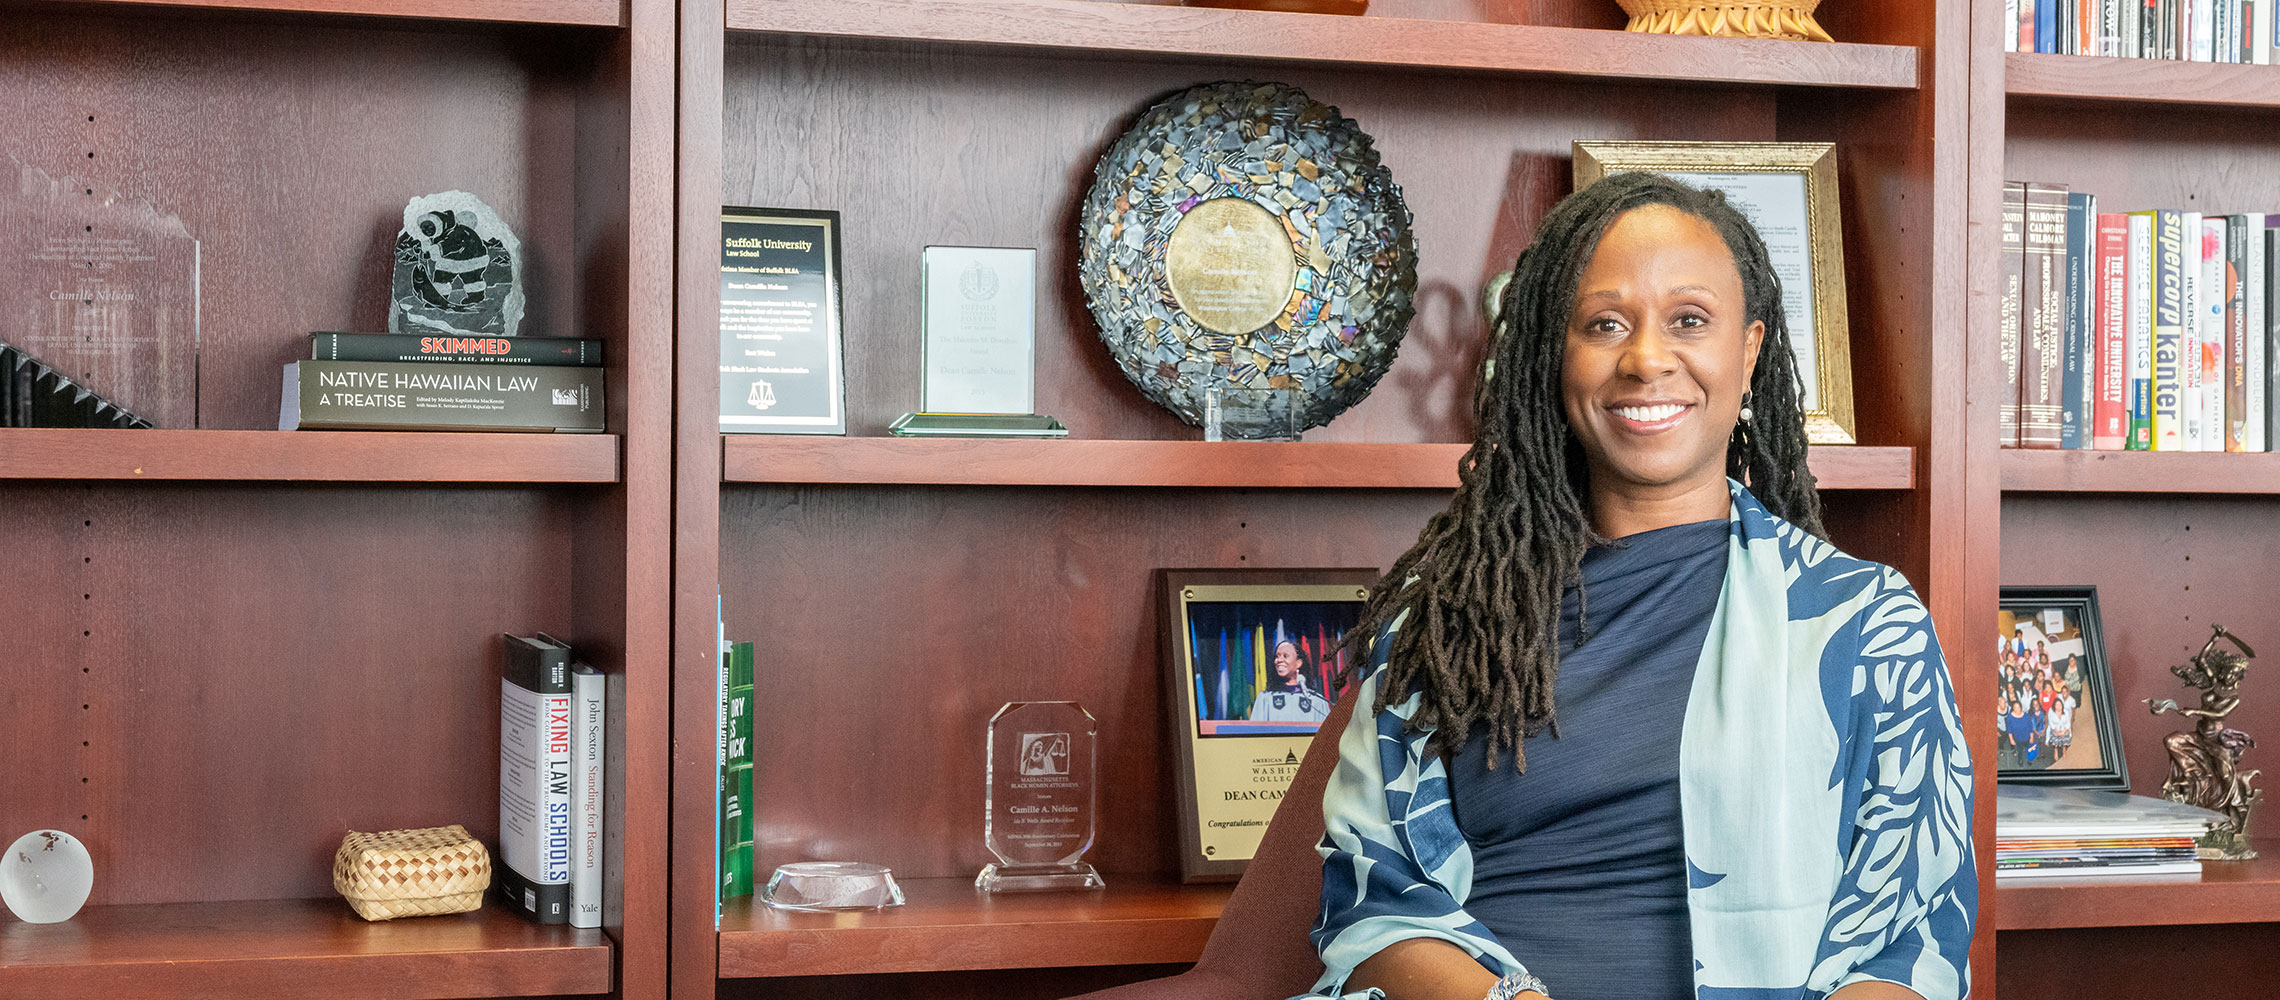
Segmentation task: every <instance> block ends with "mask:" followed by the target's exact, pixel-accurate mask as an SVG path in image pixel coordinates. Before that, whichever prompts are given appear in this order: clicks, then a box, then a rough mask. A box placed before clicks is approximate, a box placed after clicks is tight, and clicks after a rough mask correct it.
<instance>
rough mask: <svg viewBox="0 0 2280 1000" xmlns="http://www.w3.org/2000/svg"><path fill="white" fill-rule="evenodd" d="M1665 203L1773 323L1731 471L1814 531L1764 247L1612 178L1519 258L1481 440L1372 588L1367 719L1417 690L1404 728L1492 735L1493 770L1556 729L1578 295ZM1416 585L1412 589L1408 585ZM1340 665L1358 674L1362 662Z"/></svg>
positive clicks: (1748, 234)
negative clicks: (1612, 241) (1620, 235)
mask: <svg viewBox="0 0 2280 1000" xmlns="http://www.w3.org/2000/svg"><path fill="white" fill-rule="evenodd" d="M1644 205H1668V206H1670V207H1672V208H1675V209H1678V210H1679V211H1682V212H1685V213H1687V214H1688V215H1692V216H1694V217H1696V218H1698V219H1701V220H1703V221H1705V222H1707V223H1709V224H1710V225H1711V226H1712V227H1714V228H1715V229H1716V230H1717V231H1718V235H1719V236H1720V237H1722V238H1723V239H1724V240H1725V243H1726V249H1727V251H1728V252H1729V253H1731V254H1732V255H1733V258H1734V264H1735V268H1736V270H1738V271H1740V272H1741V276H1742V295H1743V306H1744V311H1745V313H1746V315H1745V316H1744V317H1743V324H1744V325H1745V326H1747V325H1748V323H1749V322H1750V321H1752V320H1757V321H1762V322H1764V323H1765V337H1764V341H1763V343H1762V346H1760V347H1759V349H1758V363H1757V371H1756V374H1755V375H1754V376H1753V377H1752V379H1751V381H1750V391H1751V395H1752V399H1751V403H1750V408H1751V410H1752V411H1753V416H1752V418H1751V419H1750V420H1748V421H1745V422H1743V424H1742V425H1740V426H1737V427H1736V428H1735V431H1734V436H1733V438H1732V440H1731V441H1729V442H1728V444H1727V449H1726V468H1727V474H1728V475H1730V476H1732V477H1734V478H1735V479H1737V480H1740V481H1742V482H1744V483H1746V484H1748V486H1749V488H1750V491H1751V492H1752V493H1753V494H1755V495H1756V496H1757V498H1758V499H1759V500H1760V501H1762V502H1763V503H1764V504H1765V507H1766V510H1767V511H1768V512H1769V513H1772V514H1773V515H1775V516H1777V517H1781V518H1784V519H1786V520H1788V521H1789V522H1791V523H1793V524H1795V525H1797V526H1798V527H1800V528H1803V529H1805V530H1807V531H1810V532H1812V533H1814V534H1816V535H1821V534H1824V531H1823V529H1822V526H1821V501H1820V495H1819V494H1818V493H1816V492H1815V491H1814V487H1813V474H1812V473H1811V472H1810V471H1808V470H1807V469H1806V466H1805V420H1804V410H1803V407H1802V405H1801V400H1800V396H1801V393H1800V390H1799V383H1798V375H1797V363H1796V359H1795V358H1794V357H1792V356H1791V354H1790V349H1789V332H1788V331H1789V327H1788V322H1787V319H1786V317H1785V316H1784V315H1783V313H1782V308H1781V285H1780V280H1779V279H1778V278H1777V277H1776V276H1775V274H1774V271H1773V266H1772V263H1771V262H1770V261H1769V260H1768V258H1767V256H1766V250H1765V243H1764V241H1763V240H1761V239H1759V238H1758V234H1757V230H1756V229H1755V228H1754V227H1752V226H1751V225H1750V223H1749V220H1747V219H1745V218H1743V216H1742V214H1741V213H1740V212H1739V211H1737V210H1735V209H1734V207H1733V206H1732V205H1729V204H1727V203H1726V199H1725V197H1724V196H1723V195H1721V194H1720V193H1718V192H1714V191H1711V192H1706V191H1701V190H1698V189H1696V188H1693V187H1689V186H1687V185H1685V184H1682V183H1679V182H1677V181H1674V180H1672V179H1670V178H1668V177H1664V176H1662V175H1659V174H1648V173H1622V174H1616V175H1614V176H1611V177H1608V178H1606V179H1604V180H1601V181H1600V182H1599V183H1597V184H1593V185H1592V186H1590V187H1588V188H1585V189H1584V190H1582V191H1578V192H1576V193H1575V194H1573V195H1571V196H1569V197H1568V198H1567V199H1566V200H1564V201H1562V202H1560V203H1559V205H1558V206H1556V207H1554V208H1553V209H1552V211H1551V214H1549V215H1547V216H1546V217H1545V218H1544V221H1543V225H1542V226H1541V227H1540V228H1538V230H1537V232H1536V241H1535V243H1534V244H1533V245H1531V246H1530V247H1529V248H1528V249H1527V250H1525V251H1523V252H1522V253H1521V254H1520V262H1519V263H1518V264H1517V265H1516V266H1515V267H1514V268H1513V277H1512V283H1511V285H1510V286H1509V287H1507V288H1506V289H1505V292H1504V299H1503V310H1502V312H1501V313H1500V314H1499V316H1498V319H1497V322H1496V325H1495V329H1494V339H1493V342H1492V344H1491V346H1490V349H1489V353H1490V363H1491V364H1492V365H1493V367H1492V368H1490V369H1489V371H1490V375H1489V376H1488V377H1486V378H1483V379H1482V382H1481V387H1480V389H1479V391H1478V392H1477V393H1476V396H1475V399H1474V413H1475V418H1476V426H1477V427H1478V428H1479V430H1478V436H1477V437H1476V439H1475V440H1474V442H1473V446H1472V448H1471V449H1470V450H1468V451H1466V452H1465V456H1464V458H1463V459H1462V460H1460V461H1459V463H1458V480H1459V485H1458V486H1457V494H1456V498H1455V499H1454V500H1453V501H1451V503H1450V504H1449V508H1448V509H1447V510H1445V511H1442V512H1441V513H1439V514H1437V515H1434V517H1433V519H1432V520H1431V521H1430V522H1428V523H1427V524H1426V526H1425V531H1424V533H1423V534H1422V535H1421V536H1419V538H1418V539H1417V544H1416V545H1415V546H1413V547H1411V548H1410V550H1409V551H1408V552H1407V553H1405V554H1403V555H1402V557H1401V558H1400V559H1399V560H1397V561H1396V562H1395V563H1394V564H1393V568H1392V569H1391V570H1389V571H1388V572H1387V573H1386V575H1385V578H1384V579H1382V580H1380V581H1379V582H1378V584H1377V586H1376V587H1375V588H1374V589H1373V590H1372V591H1371V592H1370V596H1369V600H1368V602H1367V603H1366V604H1365V605H1364V609H1363V612H1362V622H1361V625H1360V627H1358V628H1356V629H1354V630H1353V632H1351V633H1350V636H1351V637H1352V638H1353V641H1355V642H1356V643H1357V645H1359V644H1361V643H1366V642H1367V641H1368V640H1369V638H1370V637H1372V636H1375V635H1376V634H1378V632H1379V631H1380V630H1381V629H1382V628H1383V627H1384V626H1385V625H1386V624H1387V623H1388V622H1391V621H1392V620H1393V619H1394V618H1395V617H1396V616H1399V615H1401V614H1402V613H1404V612H1407V613H1408V615H1409V617H1408V619H1407V621H1406V622H1405V623H1404V624H1403V627H1402V628H1401V630H1400V631H1398V632H1396V633H1394V635H1393V649H1392V650H1391V655H1390V657H1389V660H1388V664H1389V666H1388V668H1387V671H1386V676H1385V678H1384V680H1383V682H1382V684H1381V685H1380V686H1379V688H1378V692H1377V704H1376V705H1375V706H1374V707H1375V708H1376V709H1378V710H1380V711H1383V710H1384V709H1385V707H1386V706H1387V705H1389V704H1392V703H1395V702H1399V701H1401V700H1402V699H1404V698H1406V697H1407V696H1408V694H1409V692H1411V691H1415V690H1421V691H1422V692H1423V695H1424V697H1423V701H1422V706H1421V707H1420V709H1419V710H1418V712H1417V715H1416V716H1415V717H1414V718H1412V719H1411V720H1410V726H1411V727H1412V728H1426V727H1431V728H1433V729H1435V730H1436V734H1435V747H1436V749H1437V750H1438V751H1439V752H1443V753H1453V752H1454V751H1455V750H1456V748H1457V747H1460V746H1463V745H1464V742H1465V740H1466V738H1467V737H1468V735H1469V734H1470V733H1471V732H1472V730H1473V728H1474V727H1475V726H1476V725H1484V724H1485V725H1487V726H1488V727H1489V735H1488V759H1489V766H1490V767H1494V766H1495V762H1496V760H1497V758H1498V757H1500V756H1502V754H1503V752H1504V750H1505V749H1506V748H1510V749H1511V751H1512V756H1513V764H1514V767H1515V768H1516V769H1518V770H1526V768H1527V754H1526V752H1525V749H1524V747H1523V740H1524V739H1525V738H1526V737H1529V736H1534V735H1536V734H1537V733H1539V732H1542V731H1543V730H1544V729H1545V728H1547V727H1549V726H1551V725H1552V724H1553V714H1552V685H1553V680H1554V678H1555V677H1556V676H1557V675H1558V666H1559V651H1558V636H1559V618H1560V600H1561V598H1562V597H1563V596H1564V595H1565V594H1566V592H1567V589H1568V588H1569V587H1573V586H1577V585H1578V583H1579V581H1580V579H1581V574H1582V561H1583V555H1584V552H1585V550H1586V549H1588V548H1589V547H1590V546H1591V545H1592V544H1593V543H1594V542H1597V541H1602V539H1600V538H1598V536H1597V535H1595V534H1594V533H1593V531H1592V528H1591V524H1590V521H1589V519H1588V518H1587V517H1586V515H1585V505H1584V501H1585V498H1586V497H1587V496H1588V494H1589V482H1590V471H1589V467H1588V466H1587V465H1586V464H1585V460H1584V455H1583V449H1582V445H1581V444H1580V443H1579V442H1578V441H1577V440H1576V438H1575V435H1574V434H1572V433H1571V432H1570V431H1569V429H1568V420H1567V411H1566V409H1565V408H1564V407H1563V406H1562V405H1561V368H1562V364H1563V361H1564V357H1565V354H1566V346H1567V327H1568V321H1569V318H1570V315H1571V314H1572V312H1573V310H1574V308H1575V297H1576V294H1577V282H1578V280H1579V279H1580V277H1581V275H1582V272H1583V269H1584V267H1585V266H1586V265H1587V264H1588V263H1589V262H1590V261H1591V258H1592V255H1593V254H1594V253H1596V252H1597V250H1598V247H1599V240H1600V238H1601V236H1602V235H1604V234H1605V233H1606V231H1607V229H1608V227H1609V226H1611V225H1613V223H1614V222H1615V220H1616V218H1617V217H1619V216H1621V215H1622V214H1623V213H1625V212H1628V211H1630V210H1632V209H1634V208H1639V207H1641V206H1644ZM1413 578H1414V582H1412V579H1413ZM1349 662H1352V663H1357V664H1359V663H1363V662H1366V660H1364V658H1363V657H1361V656H1354V657H1352V658H1351V659H1350V660H1349Z"/></svg>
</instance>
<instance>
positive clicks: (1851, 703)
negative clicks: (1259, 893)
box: [1313, 483, 1979, 1000]
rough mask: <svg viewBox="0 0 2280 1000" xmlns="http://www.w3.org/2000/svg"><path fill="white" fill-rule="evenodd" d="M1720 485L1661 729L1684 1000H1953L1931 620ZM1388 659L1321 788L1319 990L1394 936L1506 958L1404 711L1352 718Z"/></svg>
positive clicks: (1962, 953) (1910, 601)
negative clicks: (1716, 526) (1864, 994)
mask: <svg viewBox="0 0 2280 1000" xmlns="http://www.w3.org/2000/svg"><path fill="white" fill-rule="evenodd" d="M1730 490H1731V493H1732V497H1733V503H1732V508H1731V514H1730V515H1729V518H1730V520H1731V522H1732V527H1733V531H1732V535H1731V538H1730V541H1729V543H1728V549H1727V552H1728V557H1727V563H1726V580H1725V585H1724V588H1723V590H1722V591H1721V592H1720V594H1719V596H1718V610H1717V612H1716V614H1715V615H1714V616H1713V617H1712V619H1711V622H1710V632H1709V636H1708V638H1707V639H1706V640H1705V641H1704V643H1703V648H1702V659H1701V662H1700V663H1699V664H1698V665H1697V666H1696V668H1695V672H1694V685H1693V688H1692V689H1691V692H1690V694H1689V696H1688V702H1687V706H1686V720H1685V723H1684V726H1683V729H1682V731H1681V732H1680V735H1679V740H1680V749H1679V802H1680V813H1681V816H1682V823H1683V825H1684V834H1685V844H1686V860H1687V876H1688V880H1687V892H1686V903H1687V914H1688V917H1689V919H1690V922H1691V926H1692V934H1693V945H1694V959H1695V971H1694V983H1695V986H1694V995H1695V998H1696V1000H1798V998H1803V1000H1811V998H1818V997H1822V996H1825V995H1826V994H1828V993H1830V992H1832V991H1834V990H1836V989H1838V988H1840V987H1843V986H1846V985H1849V984H1851V983H1855V982H1860V981H1863V980H1882V981H1885V982H1891V983H1897V984H1899V985H1901V986H1905V987H1908V988H1909V989H1911V990H1914V991H1915V992H1916V993H1917V994H1919V995H1921V996H1923V997H1924V998H1926V1000H1957V998H1960V997H1962V996H1963V995H1964V994H1965V993H1966V992H1968V990H1969V988H1970V972H1969V965H1968V959H1969V953H1970V945H1971V932H1972V922H1973V919H1974V916H1975V914H1976V913H1977V911H1978V906H1979V903H1978V899H1979V882H1978V874H1977V871H1976V870H1975V869H1974V868H1973V866H1972V857H1971V798H1972V795H1971V762H1970V758H1969V754H1968V751H1967V749H1966V748H1965V746H1964V739H1963V730H1962V727H1961V726H1960V725H1959V724H1958V721H1957V718H1956V707H1955V692H1954V688H1953V685H1952V684H1951V682H1950V680H1949V677H1948V671H1947V664H1946V662H1945V661H1944V660H1943V659H1942V658H1941V656H1940V649H1939V642H1938V640H1937V638H1936V637H1935V636H1934V635H1933V632H1932V622H1931V616H1930V615H1929V614H1928V613H1927V612H1926V611H1925V610H1924V605H1923V602H1922V601H1920V600H1918V599H1917V597H1916V593H1915V591H1914V590H1913V589H1911V588H1910V587H1909V586H1908V581H1907V580H1906V579H1904V578H1902V577H1901V575H1900V574H1899V573H1898V572H1896V571H1894V570H1893V569H1891V568H1890V567H1887V566H1883V565H1880V564H1877V563H1872V562H1867V561H1865V560H1860V559H1855V558H1853V557H1851V556H1848V555H1845V554H1844V553H1842V552H1839V551H1837V550H1836V548H1835V547H1833V546H1831V545H1829V544H1828V543H1827V542H1824V541H1821V540H1820V539H1818V538H1815V537H1813V536H1812V535H1810V534H1807V533H1806V532H1804V531H1802V530H1800V529H1798V528H1797V527H1795V526H1793V525H1791V524H1789V523H1788V522H1787V521H1783V520H1781V519H1779V518H1776V517H1774V516H1773V515H1771V514H1769V513H1767V512H1766V510H1765V508H1764V507H1763V506H1762V505H1760V504H1759V503H1758V500H1757V498H1756V497H1753V496H1751V495H1750V494H1749V491H1747V490H1745V489H1743V488H1742V487H1741V485H1740V484H1739V483H1732V484H1730ZM1400 627H1401V622H1400V621H1399V620H1396V621H1395V622H1394V624H1393V625H1392V626H1391V627H1390V628H1388V629H1387V632H1386V634H1387V635H1391V634H1392V632H1393V631H1395V630H1398V629H1399V628H1400ZM1390 645H1391V644H1390V643H1388V642H1385V641H1384V637H1382V636H1381V637H1380V641H1379V643H1378V649H1379V651H1378V654H1377V655H1378V657H1379V658H1380V660H1379V663H1378V664H1377V667H1378V669H1376V670H1373V671H1372V672H1371V674H1370V676H1369V677H1368V678H1367V679H1366V680H1365V681H1364V682H1363V684H1362V685H1361V688H1360V690H1359V692H1358V693H1357V694H1356V695H1355V697H1357V698H1360V699H1361V701H1360V702H1358V705H1359V706H1365V707H1363V708H1358V709H1357V711H1356V712H1355V713H1354V716H1353V719H1352V721H1351V722H1350V723H1349V724H1348V726H1347V727H1346V730H1345V732H1344V733H1343V734H1342V736H1341V737H1340V739H1339V742H1338V757H1339V759H1338V767H1337V770H1336V771H1335V772H1334V773H1333V774H1332V775H1331V778H1330V784H1329V787H1328V789H1327V790H1326V791H1325V792H1324V794H1323V803H1322V807H1323V815H1324V819H1325V821H1326V830H1327V832H1326V833H1325V834H1324V836H1323V839H1322V843H1321V845H1320V847H1319V850H1320V851H1321V853H1322V856H1323V891H1322V912H1321V915H1320V916H1319V917H1318V918H1317V919H1316V921H1315V927H1314V932H1313V939H1314V944H1315V947H1316V949H1317V950H1319V951H1320V952H1321V953H1322V961H1323V965H1324V967H1325V969H1324V972H1323V975H1322V978H1321V980H1319V981H1318V982H1317V983H1316V984H1315V987H1314V988H1315V990H1316V993H1315V994H1313V995H1316V996H1321V995H1336V994H1338V993H1339V992H1340V991H1341V990H1343V989H1344V986H1345V982H1346V978H1347V977H1348V976H1349V975H1351V974H1352V972H1353V970H1354V966H1355V965H1356V964H1358V963H1360V962H1361V961H1363V960H1364V959H1367V958H1369V957H1370V956H1372V955H1375V954H1377V953H1378V951H1380V950H1381V949H1383V948H1385V947H1386V946H1387V945H1390V944H1393V943H1395V942H1397V941H1401V940H1405V939H1408V938H1420V937H1422V938H1438V939H1440V940H1444V941H1448V942H1450V943H1452V944H1455V945H1457V946H1458V947H1460V948H1463V949H1464V950H1465V951H1466V952H1468V953H1470V954H1471V955H1473V956H1474V957H1475V958H1476V959H1478V960H1479V961H1480V963H1481V964H1482V965H1483V966H1485V967H1486V968H1488V969H1489V971H1491V972H1496V973H1498V974H1503V973H1506V972H1513V971H1519V970H1521V969H1523V968H1524V964H1523V958H1522V957H1516V956H1514V955H1512V954H1511V953H1510V952H1507V951H1506V950H1505V949H1504V947H1503V946H1502V945H1501V944H1499V943H1497V940H1496V937H1495V935H1494V934H1492V933H1490V931H1489V930H1488V928H1486V927H1484V926H1482V925H1481V924H1480V923H1479V922H1478V921H1475V920H1474V919H1473V918H1472V917H1471V915H1470V914H1467V913H1466V912H1465V909H1464V904H1465V899H1466V897H1467V896H1468V895H1469V894H1470V893H1471V891H1472V879H1473V862H1472V850H1471V848H1470V847H1469V846H1468V845H1467V844H1466V843H1465V839H1464V835H1463V834H1462V833H1460V832H1459V831H1458V829H1457V823H1456V819H1455V817H1454V815H1453V814H1452V813H1451V810H1450V803H1449V776H1448V771H1447V769H1446V767H1445V765H1444V764H1443V762H1442V761H1441V759H1440V758H1439V757H1438V756H1434V757H1427V756H1426V755H1425V753H1424V748H1425V743H1426V740H1427V738H1428V737H1430V736H1431V735H1432V732H1431V731H1430V730H1417V731H1405V729H1404V727H1405V725H1406V723H1407V721H1408V720H1409V718H1410V717H1412V716H1413V715H1414V714H1415V713H1416V711H1417V708H1418V704H1419V701H1420V697H1419V696H1418V695H1415V694H1412V695H1411V696H1410V697H1409V698H1408V699H1406V700H1404V701H1402V702H1401V703H1399V704H1397V705H1394V706H1391V707H1390V708H1388V710H1387V711H1385V712H1383V713H1378V714H1376V715H1373V714H1372V713H1370V712H1369V711H1367V709H1366V706H1367V705H1369V704H1371V703H1372V702H1371V699H1373V698H1375V697H1376V696H1377V686H1378V684H1379V682H1380V680H1381V678H1382V677H1383V676H1384V669H1383V668H1384V663H1383V658H1384V656H1385V655H1386V653H1385V649H1386V648H1387V647H1388V646H1390ZM1546 917H1547V918H1548V919H1557V915H1556V914H1547V915H1546ZM1548 985H1549V986H1550V988H1551V991H1552V995H1553V996H1554V997H1555V998H1556V997H1558V996H1559V987H1560V984H1558V983H1550V984H1548ZM1376 992H1377V991H1375V990H1365V991H1359V992H1356V993H1353V994H1348V996H1350V997H1355V998H1359V997H1369V996H1372V995H1374V994H1376Z"/></svg>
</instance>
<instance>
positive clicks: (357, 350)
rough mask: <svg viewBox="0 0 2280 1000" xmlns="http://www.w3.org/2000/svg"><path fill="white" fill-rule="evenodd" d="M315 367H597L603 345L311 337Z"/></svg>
mask: <svg viewBox="0 0 2280 1000" xmlns="http://www.w3.org/2000/svg"><path fill="white" fill-rule="evenodd" d="M309 357H310V358H311V359H312V360H316V361H465V362H469V363H472V364H479V365H572V366H577V367H583V368H594V367H599V366H600V365H601V363H602V342H601V341H599V340H583V339H580V338H577V337H445V336H433V335H429V334H419V333H333V332H329V331H326V332H319V333H312V334H310V335H309Z"/></svg>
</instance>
